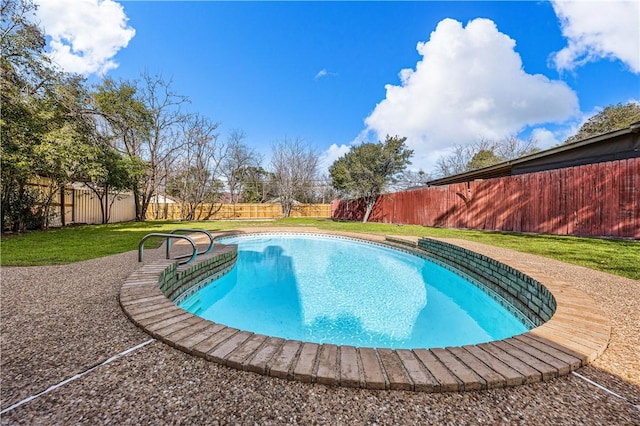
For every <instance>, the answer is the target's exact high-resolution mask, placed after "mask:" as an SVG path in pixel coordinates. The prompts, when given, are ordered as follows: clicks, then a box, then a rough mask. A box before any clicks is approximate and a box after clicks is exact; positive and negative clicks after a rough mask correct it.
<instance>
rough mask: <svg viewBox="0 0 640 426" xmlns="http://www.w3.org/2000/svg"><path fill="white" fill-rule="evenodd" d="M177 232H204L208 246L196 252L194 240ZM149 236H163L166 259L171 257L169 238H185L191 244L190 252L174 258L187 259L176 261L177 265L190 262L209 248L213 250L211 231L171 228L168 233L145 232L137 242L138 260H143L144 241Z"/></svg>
mask: <svg viewBox="0 0 640 426" xmlns="http://www.w3.org/2000/svg"><path fill="white" fill-rule="evenodd" d="M177 232H188V233H195V232H199V233H202V234H205V235H206V236H207V237H209V247H207V249H206V250H205V251H203V252H201V253H198V248H197V246H196V243H195V241H193V239H192V238H191V237H189V236H187V235H181V234H176V233H177ZM149 238H164V239H165V244H166V258H167V259H171V253H170V252H171V240H172V239H180V240H186V241H188V242H189V244H191V248H192V249H193V251H192V252H191V254H183V255H180V256H176V257H175V258H174V259H187V260H183V261H180V262H178V264H179V265H185V264H187V263H190V262H192V261H193V259H195V258H196V256H200V255H202V254H207V253H209V252H210V251H211V250H213V235H211V233H210V232H209V231H205V230H204V229H191V228H176V229H174V230H172V231H171V232H169V233H161V232H154V233H151V234H147V235H145V236H144V237H142V239H141V240H140V243H139V244H138V262H142V261H143V260H144V243H145V241H147V240H148V239H149Z"/></svg>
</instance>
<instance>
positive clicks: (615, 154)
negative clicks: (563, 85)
mask: <svg viewBox="0 0 640 426" xmlns="http://www.w3.org/2000/svg"><path fill="white" fill-rule="evenodd" d="M635 157H640V121H638V122H636V123H633V124H631V126H629V127H627V128H624V129H620V130H615V131H612V132H608V133H604V134H601V135H597V136H593V137H590V138H586V139H582V140H579V141H576V142H572V143H569V144H566V145H560V146H556V147H553V148H550V149H547V150H544V151H539V152H536V153H534V154H530V155H526V156H524V157H520V158H516V159H513V160H508V161H504V162H502V163H498V164H494V165H492V166H488V167H483V168H481V169H477V170H472V171H469V172H464V173H459V174H457V175H452V176H447V177H444V178H440V179H435V180H432V181H429V182H427V186H438V185H449V184H452V183H461V182H469V181H473V180H478V179H491V178H497V177H503V176H511V175H519V174H524V173H533V172H539V171H544V170H553V169H559V168H564V167H572V166H579V165H583V164H593V163H600V162H604V161H614V160H622V159H625V158H635Z"/></svg>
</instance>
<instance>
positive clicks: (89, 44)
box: [36, 0, 135, 75]
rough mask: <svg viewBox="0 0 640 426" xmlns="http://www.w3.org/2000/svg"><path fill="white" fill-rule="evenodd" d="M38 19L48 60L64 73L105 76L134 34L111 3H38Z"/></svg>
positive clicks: (70, 0)
mask: <svg viewBox="0 0 640 426" xmlns="http://www.w3.org/2000/svg"><path fill="white" fill-rule="evenodd" d="M38 3H39V8H38V10H37V13H36V14H37V18H38V19H39V20H40V22H41V24H42V26H43V27H44V30H45V34H46V35H47V36H48V37H50V40H49V46H50V48H51V53H50V54H51V57H52V58H53V60H54V61H55V62H56V63H57V64H58V65H60V67H62V69H63V70H65V71H67V72H72V73H78V74H83V75H89V74H101V75H104V74H105V73H106V72H107V71H109V70H110V69H114V68H116V67H117V66H118V64H117V63H116V62H115V61H114V60H113V57H114V56H115V55H116V53H118V51H119V50H120V49H122V48H123V47H126V46H127V44H128V43H129V40H131V38H133V36H134V35H135V30H134V29H133V28H131V27H129V26H128V25H127V21H128V18H127V16H126V15H125V13H124V9H123V7H122V5H120V4H119V3H116V2H115V1H112V0H40V1H39V2H38Z"/></svg>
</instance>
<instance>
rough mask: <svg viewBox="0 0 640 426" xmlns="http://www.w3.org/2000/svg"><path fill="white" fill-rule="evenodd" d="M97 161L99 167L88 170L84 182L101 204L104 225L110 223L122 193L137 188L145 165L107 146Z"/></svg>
mask: <svg viewBox="0 0 640 426" xmlns="http://www.w3.org/2000/svg"><path fill="white" fill-rule="evenodd" d="M97 160H98V164H99V167H92V168H90V169H89V170H87V173H86V175H85V176H84V178H83V179H82V181H83V182H84V184H85V185H86V186H87V187H88V188H89V189H90V190H91V191H92V192H93V193H94V194H95V196H96V198H97V199H98V200H99V202H100V213H101V216H102V223H109V219H110V216H111V208H112V207H113V204H114V203H115V201H116V200H117V199H118V198H120V197H121V195H120V193H121V192H125V191H132V190H133V189H134V188H135V186H136V183H137V181H138V179H139V177H140V175H142V174H144V170H145V165H144V164H143V163H141V162H140V160H139V159H138V158H137V157H133V158H132V157H127V156H124V155H122V154H121V153H119V152H118V151H116V150H115V149H114V148H112V147H111V146H109V145H107V144H104V145H102V146H101V147H100V150H99V152H98V158H97Z"/></svg>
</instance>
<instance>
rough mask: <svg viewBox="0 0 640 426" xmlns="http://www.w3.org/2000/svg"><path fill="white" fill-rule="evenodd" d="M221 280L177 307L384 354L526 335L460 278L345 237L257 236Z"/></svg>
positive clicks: (246, 240) (249, 327)
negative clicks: (388, 350) (385, 351)
mask: <svg viewBox="0 0 640 426" xmlns="http://www.w3.org/2000/svg"><path fill="white" fill-rule="evenodd" d="M220 242H222V243H224V244H238V260H237V263H236V265H235V266H234V267H233V269H232V270H231V271H230V272H228V273H227V274H226V275H224V276H222V277H220V278H218V279H216V280H213V281H212V282H211V283H209V284H208V285H207V286H205V287H203V288H202V289H200V290H199V291H198V292H196V293H195V294H193V295H192V296H190V297H189V298H187V299H185V300H184V301H183V302H182V303H180V307H181V308H183V309H186V310H187V311H189V312H191V313H193V314H196V315H198V316H200V317H202V318H205V319H208V320H211V321H214V322H217V323H220V324H224V325H226V326H229V327H235V328H238V329H241V330H246V331H250V332H254V333H258V334H264V335H268V336H273V337H282V338H285V339H290V340H299V341H304V342H314V343H332V344H336V345H350V346H359V347H378V348H381V347H384V348H391V349H411V348H435V347H447V346H462V345H467V344H477V343H483V342H488V341H492V340H500V339H504V338H507V337H510V336H513V335H516V334H521V333H524V332H526V331H527V330H528V329H529V327H527V326H526V325H525V324H523V323H522V322H521V321H520V320H518V319H517V318H516V317H515V316H514V315H513V314H512V313H511V312H510V311H509V310H508V309H506V308H505V307H504V306H503V305H502V304H500V303H498V302H497V301H496V300H495V299H494V298H492V297H491V296H489V295H488V294H487V293H485V292H484V291H483V290H481V289H480V288H478V287H477V286H476V285H474V284H473V283H471V282H469V281H467V280H465V279H464V278H462V276H460V275H458V274H456V273H453V272H451V271H449V270H448V269H445V268H444V267H442V266H440V265H438V264H436V263H434V262H431V261H429V260H426V259H424V258H422V257H418V256H415V255H412V254H409V253H406V252H403V251H399V250H395V249H392V248H387V247H383V246H381V245H377V244H373V243H369V242H364V241H360V240H352V239H348V238H343V237H330V236H320V235H293V234H256V235H245V236H236V237H231V238H224V239H221V240H220Z"/></svg>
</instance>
